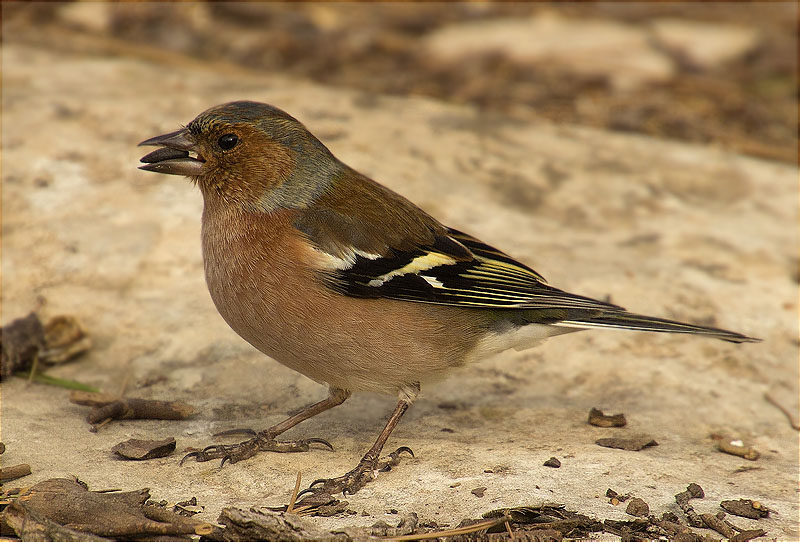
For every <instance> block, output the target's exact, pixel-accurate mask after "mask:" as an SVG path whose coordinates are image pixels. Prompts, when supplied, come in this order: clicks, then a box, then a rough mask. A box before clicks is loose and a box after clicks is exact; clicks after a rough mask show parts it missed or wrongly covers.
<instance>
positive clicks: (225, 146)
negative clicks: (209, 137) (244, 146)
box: [217, 134, 239, 151]
mask: <svg viewBox="0 0 800 542" xmlns="http://www.w3.org/2000/svg"><path fill="white" fill-rule="evenodd" d="M238 142H239V137H238V136H237V135H236V134H225V135H223V136H220V138H219V139H218V140H217V145H219V148H220V149H222V150H223V151H228V150H231V149H232V148H234V147H235V146H236V144H237V143H238Z"/></svg>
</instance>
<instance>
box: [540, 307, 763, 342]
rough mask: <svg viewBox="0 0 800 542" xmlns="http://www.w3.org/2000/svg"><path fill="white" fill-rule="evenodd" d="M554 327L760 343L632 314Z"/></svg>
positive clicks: (607, 315) (604, 315)
mask: <svg viewBox="0 0 800 542" xmlns="http://www.w3.org/2000/svg"><path fill="white" fill-rule="evenodd" d="M553 325H556V326H563V327H569V328H576V329H592V328H616V329H631V330H635V331H655V332H659V333H688V334H691V335H705V336H707V337H713V338H715V339H721V340H723V341H729V342H732V343H754V342H761V339H756V338H753V337H748V336H747V335H742V334H741V333H736V332H733V331H727V330H725V329H719V328H716V327H707V326H698V325H694V324H686V323H683V322H676V321H674V320H667V319H665V318H656V317H655V316H644V315H642V314H634V313H632V312H625V311H619V312H616V311H614V312H602V313H598V314H594V315H586V316H583V315H582V316H581V317H580V318H576V319H573V320H562V321H560V322H557V323H554V324H553Z"/></svg>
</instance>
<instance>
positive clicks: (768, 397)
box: [764, 393, 800, 431]
mask: <svg viewBox="0 0 800 542" xmlns="http://www.w3.org/2000/svg"><path fill="white" fill-rule="evenodd" d="M764 399H766V401H767V402H768V403H769V404H771V405H772V406H774V407H775V408H777V409H778V410H780V411H781V412H783V415H784V416H786V419H787V420H789V425H791V426H792V429H794V430H795V431H800V423H798V422H797V421H795V419H794V417H793V415H792V413H791V412H789V409H788V408H786V407H785V406H783V405H782V404H780V403H779V402H778V401H777V399H775V398H774V397H773V396H771V395H770V394H769V393H765V394H764Z"/></svg>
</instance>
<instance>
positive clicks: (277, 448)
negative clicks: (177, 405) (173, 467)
mask: <svg viewBox="0 0 800 542" xmlns="http://www.w3.org/2000/svg"><path fill="white" fill-rule="evenodd" d="M241 433H244V434H248V435H253V437H252V438H250V439H247V440H245V441H242V442H240V443H238V444H212V445H211V446H207V447H205V448H203V449H202V450H199V451H197V452H190V453H188V454H186V455H185V456H183V459H181V465H183V462H184V461H186V460H187V459H190V458H194V459H195V460H196V461H198V462H203V461H211V460H212V459H222V461H221V463H220V467H221V466H222V465H224V464H225V463H226V462H230V463H237V462H239V461H243V460H245V459H249V458H251V457H253V456H254V455H256V454H257V453H258V452H278V453H290V452H307V451H308V450H309V449H310V448H311V445H312V444H321V445H323V446H325V447H326V448H329V449H330V450H331V451H333V446H332V445H331V443H330V442H328V441H327V440H323V439H321V438H307V439H300V440H275V435H273V434H270V433H269V432H268V431H261V432H259V433H256V432H255V431H253V430H252V429H234V430H231V431H223V432H222V433H217V434H215V435H214V436H215V437H220V436H227V435H234V434H241Z"/></svg>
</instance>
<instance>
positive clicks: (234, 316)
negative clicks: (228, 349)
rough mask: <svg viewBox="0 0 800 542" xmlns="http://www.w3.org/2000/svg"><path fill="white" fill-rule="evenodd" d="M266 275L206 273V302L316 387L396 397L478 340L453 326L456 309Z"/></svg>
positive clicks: (465, 327)
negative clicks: (357, 295)
mask: <svg viewBox="0 0 800 542" xmlns="http://www.w3.org/2000/svg"><path fill="white" fill-rule="evenodd" d="M272 271H273V273H272V275H271V276H270V277H269V278H270V280H265V279H264V277H261V278H260V279H259V280H257V281H234V280H231V275H230V274H229V273H225V272H223V273H222V275H227V278H225V279H222V280H221V277H220V276H219V270H217V271H216V272H212V273H211V274H209V273H208V272H207V280H208V285H209V290H210V292H211V297H212V298H213V300H214V303H215V304H216V306H217V309H218V310H219V312H220V314H221V315H222V317H223V318H224V319H225V321H226V322H227V323H228V325H230V326H231V328H233V330H234V331H236V332H237V333H238V334H239V335H240V336H241V337H242V338H244V339H245V340H246V341H247V342H249V343H250V344H252V345H253V346H255V347H256V348H257V349H259V350H260V351H262V352H263V353H265V354H267V355H268V356H270V357H272V358H273V359H275V360H276V361H278V362H280V363H282V364H283V365H286V366H287V367H289V368H291V369H294V370H295V371H298V372H300V373H302V374H304V375H306V376H308V377H309V378H312V379H314V380H316V381H318V382H325V383H327V384H329V385H332V386H335V387H340V388H344V389H348V390H352V391H359V390H363V391H375V392H381V393H397V392H398V391H402V390H403V389H407V388H409V387H410V386H413V385H414V383H417V382H424V381H429V380H431V379H435V378H437V377H440V376H441V375H442V374H444V373H445V372H446V371H447V369H449V368H451V367H454V366H458V365H460V364H462V363H463V362H464V360H465V358H466V357H467V355H468V353H469V351H470V350H471V349H472V347H473V346H474V344H475V343H476V342H477V334H475V333H473V332H472V330H471V327H470V325H469V319H468V318H463V324H461V325H459V324H458V323H459V318H458V317H456V318H455V321H456V324H457V325H453V316H460V315H461V313H462V311H458V310H455V309H451V311H455V312H448V308H446V307H433V306H427V305H422V304H416V303H407V302H402V301H392V300H385V299H357V298H352V297H347V296H344V295H341V294H338V293H336V292H333V291H330V290H328V289H327V288H326V287H325V286H324V285H323V284H322V283H320V282H317V281H316V280H301V279H300V277H299V276H298V275H297V274H294V273H292V272H288V273H283V272H281V271H280V270H272ZM215 275H216V276H215ZM233 275H235V276H241V274H240V273H233ZM309 285H311V287H313V288H314V290H313V291H308V288H309ZM301 294H302V295H301ZM473 334H475V335H476V336H475V337H472V336H471V335H473Z"/></svg>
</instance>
